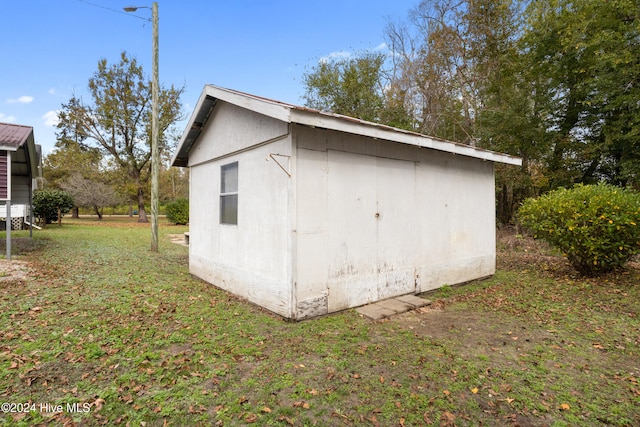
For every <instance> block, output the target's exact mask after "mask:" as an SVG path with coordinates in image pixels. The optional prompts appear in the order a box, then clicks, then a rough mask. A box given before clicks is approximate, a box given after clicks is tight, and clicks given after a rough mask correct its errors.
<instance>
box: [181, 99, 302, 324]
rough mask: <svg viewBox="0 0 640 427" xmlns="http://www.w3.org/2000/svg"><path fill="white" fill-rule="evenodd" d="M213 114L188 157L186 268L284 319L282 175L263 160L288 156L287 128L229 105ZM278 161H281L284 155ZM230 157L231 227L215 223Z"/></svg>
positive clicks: (287, 283) (286, 279) (286, 240)
mask: <svg viewBox="0 0 640 427" xmlns="http://www.w3.org/2000/svg"><path fill="white" fill-rule="evenodd" d="M216 111H217V112H216V116H215V117H213V118H212V120H210V121H209V122H208V125H207V128H206V129H205V130H204V133H203V135H202V136H201V138H200V139H199V142H198V143H197V145H195V146H194V147H193V150H192V155H191V156H190V158H189V166H190V168H191V172H190V173H191V176H190V194H191V197H190V213H189V214H190V220H189V223H190V226H189V228H190V229H189V234H190V243H189V244H190V251H189V269H190V271H191V273H192V274H194V275H196V276H198V277H200V278H202V279H204V280H206V281H208V282H210V283H213V284H214V285H216V286H218V287H220V288H222V289H225V290H228V291H230V292H232V293H234V294H236V295H239V296H242V297H244V298H247V299H248V300H250V301H252V302H254V303H256V304H259V305H261V306H263V307H266V308H267V309H269V310H271V311H273V312H275V313H278V314H280V315H283V316H286V317H291V278H290V277H291V265H290V261H289V260H290V258H289V255H288V254H289V245H290V226H289V223H288V221H289V215H288V212H289V186H290V178H289V176H288V175H287V174H286V173H285V172H284V171H283V170H282V169H281V168H280V167H279V166H278V165H277V164H276V163H275V162H274V161H273V160H272V159H271V158H270V157H269V155H270V154H280V155H285V156H288V155H290V151H291V150H290V147H291V143H290V137H289V135H288V127H287V125H286V124H284V123H283V122H280V121H276V120H274V119H269V118H267V117H265V116H261V115H258V114H256V113H252V112H249V111H247V110H243V109H239V108H238V107H234V106H232V105H226V104H225V105H221V106H219V109H218V110H216ZM256 124H259V126H257V125H256ZM267 141H271V142H267ZM251 146H253V148H251V149H247V148H249V147H251ZM279 160H280V162H281V163H283V165H285V166H287V163H288V159H287V157H280V158H279ZM236 161H237V162H238V224H237V225H224V224H220V221H219V219H220V167H221V166H223V165H226V164H229V163H232V162H236Z"/></svg>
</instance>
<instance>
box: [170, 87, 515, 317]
mask: <svg viewBox="0 0 640 427" xmlns="http://www.w3.org/2000/svg"><path fill="white" fill-rule="evenodd" d="M495 162H500V163H507V164H512V165H520V164H521V159H519V158H515V157H512V156H508V155H505V154H500V153H495V152H491V151H487V150H481V149H478V148H474V147H470V146H467V145H461V144H456V143H452V142H447V141H443V140H439V139H436V138H431V137H428V136H424V135H421V134H417V133H413V132H408V131H404V130H399V129H395V128H391V127H388V126H383V125H379V124H375V123H370V122H365V121H362V120H358V119H354V118H351V117H345V116H340V115H337V114H331V113H326V112H320V111H316V110H311V109H308V108H304V107H298V106H294V105H290V104H286V103H283V102H278V101H274V100H270V99H265V98H261V97H257V96H253V95H249V94H245V93H241V92H237V91H233V90H228V89H224V88H220V87H216V86H210V85H207V86H205V88H204V90H203V92H202V95H201V96H200V99H199V100H198V104H197V106H196V108H195V111H194V112H193V114H192V116H191V119H190V120H189V123H188V125H187V128H186V130H185V132H184V135H183V136H182V139H181V140H180V143H179V146H178V149H177V151H176V153H175V154H174V156H173V159H172V165H173V166H188V167H189V169H190V180H191V181H190V220H189V235H190V238H189V239H190V246H189V270H190V272H191V273H192V274H194V275H195V276H198V277H200V278H202V279H204V280H206V281H207V282H210V283H212V284H214V285H216V286H218V287H220V288H222V289H225V290H227V291H229V292H232V293H234V294H236V295H239V296H241V297H244V298H246V299H248V300H249V301H252V302H253V303H255V304H258V305H260V306H263V307H265V308H267V309H269V310H271V311H273V312H275V313H277V314H279V315H281V316H284V317H286V318H291V319H304V318H308V317H313V316H318V315H322V314H326V313H331V312H335V311H338V310H343V309H346V308H349V307H356V306H359V305H364V304H367V303H370V302H373V301H377V300H381V299H385V298H390V297H394V296H398V295H403V294H416V293H421V292H425V291H428V290H431V289H435V288H438V287H440V286H443V285H445V284H449V285H453V284H456V283H462V282H466V281H469V280H473V279H477V278H481V277H485V276H490V275H492V274H494V272H495V262H496V250H495V245H496V242H495V184H494V163H495Z"/></svg>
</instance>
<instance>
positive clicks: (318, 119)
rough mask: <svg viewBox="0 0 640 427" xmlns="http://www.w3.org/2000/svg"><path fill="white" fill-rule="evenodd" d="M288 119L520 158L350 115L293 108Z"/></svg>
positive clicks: (482, 155) (503, 159) (509, 160)
mask: <svg viewBox="0 0 640 427" xmlns="http://www.w3.org/2000/svg"><path fill="white" fill-rule="evenodd" d="M291 122H293V123H298V124H302V125H307V126H313V127H318V128H325V129H331V130H335V131H341V132H347V133H353V134H357V135H363V136H369V137H372V138H376V139H382V140H386V141H390V142H397V143H401V144H407V145H414V146H417V147H422V148H431V149H434V150H438V151H444V152H448V153H452V154H459V155H463V156H468V157H475V158H478V159H482V160H487V161H492V162H497V163H505V164H510V165H514V166H521V165H522V159H521V158H519V157H515V156H511V155H509V154H503V153H498V152H495V151H491V150H486V149H481V148H476V147H472V146H470V145H465V144H459V143H454V142H451V141H445V140H441V139H438V138H433V137H430V136H427V135H422V134H419V133H416V132H411V131H404V130H402V129H397V128H392V127H390V126H386V125H380V124H377V123H370V122H366V121H363V120H359V119H352V118H350V117H346V118H343V117H341V116H336V115H335V114H323V113H320V114H318V113H316V112H310V111H306V110H304V109H299V110H298V109H296V110H293V111H292V112H291Z"/></svg>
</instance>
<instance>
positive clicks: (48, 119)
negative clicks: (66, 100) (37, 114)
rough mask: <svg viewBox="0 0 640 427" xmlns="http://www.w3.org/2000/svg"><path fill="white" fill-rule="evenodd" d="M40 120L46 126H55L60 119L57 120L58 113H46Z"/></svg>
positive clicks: (53, 111)
mask: <svg viewBox="0 0 640 427" xmlns="http://www.w3.org/2000/svg"><path fill="white" fill-rule="evenodd" d="M42 120H44V124H45V125H47V126H56V125H57V124H58V122H59V121H60V119H59V118H58V111H57V110H52V111H47V112H46V113H45V114H44V116H42Z"/></svg>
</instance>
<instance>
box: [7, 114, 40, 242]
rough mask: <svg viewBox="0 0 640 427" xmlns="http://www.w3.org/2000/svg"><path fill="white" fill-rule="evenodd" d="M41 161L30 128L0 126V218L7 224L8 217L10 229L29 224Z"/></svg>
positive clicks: (38, 148)
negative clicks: (0, 203) (8, 218)
mask: <svg viewBox="0 0 640 427" xmlns="http://www.w3.org/2000/svg"><path fill="white" fill-rule="evenodd" d="M41 162H42V153H41V148H40V146H39V145H36V144H35V141H34V137H33V128H32V127H30V126H23V125H16V124H10V123H0V201H4V204H3V205H2V206H0V218H3V219H4V220H5V221H7V216H10V218H11V219H12V222H13V228H14V229H20V228H22V227H23V226H24V225H25V224H26V225H31V223H32V221H31V212H32V209H31V206H32V196H33V191H35V190H36V189H37V185H38V178H41V177H42V168H41ZM7 207H10V209H9V212H7ZM7 214H8V215H7Z"/></svg>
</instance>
